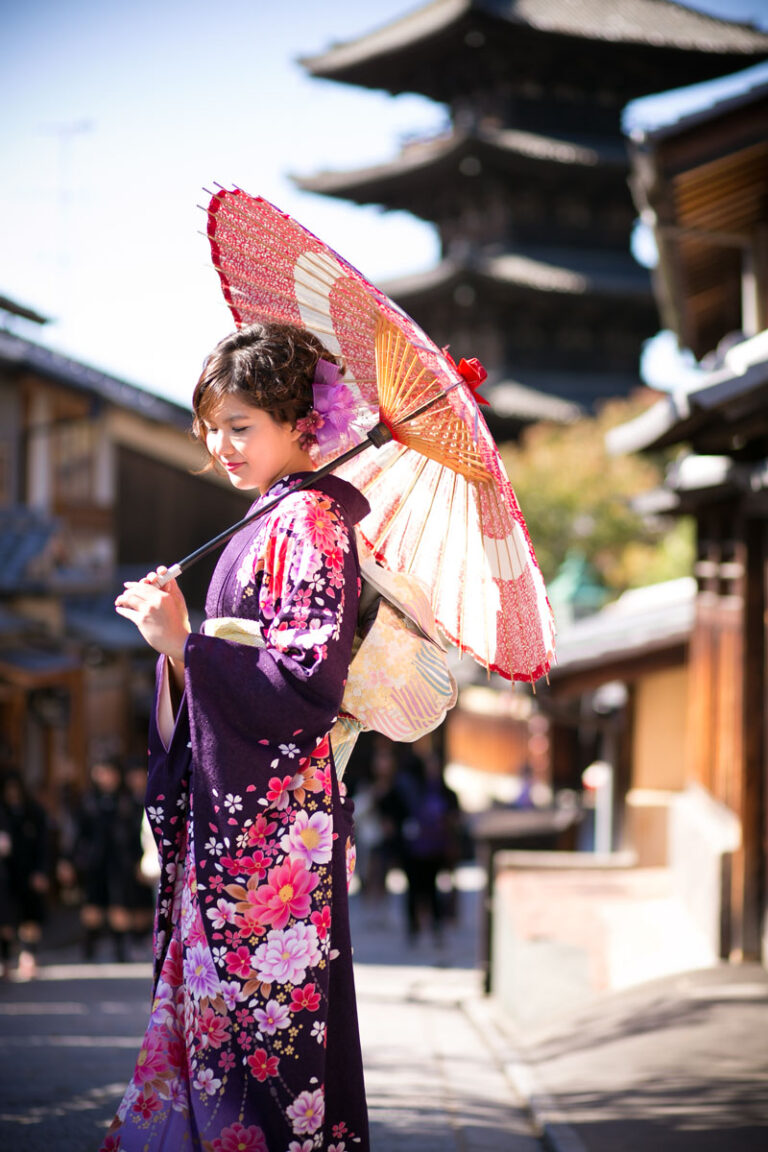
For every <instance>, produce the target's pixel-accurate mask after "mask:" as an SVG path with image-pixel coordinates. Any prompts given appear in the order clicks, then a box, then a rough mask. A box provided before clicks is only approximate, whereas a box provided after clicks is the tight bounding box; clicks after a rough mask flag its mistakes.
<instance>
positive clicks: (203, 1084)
mask: <svg viewBox="0 0 768 1152" xmlns="http://www.w3.org/2000/svg"><path fill="white" fill-rule="evenodd" d="M192 1087H193V1088H197V1090H198V1092H206V1093H207V1094H208V1095H209V1096H215V1095H216V1093H217V1092H218V1090H219V1088H221V1080H219V1079H218V1077H216V1076H214V1074H213V1068H201V1069H200V1070H199V1071H198V1073H197V1076H196V1077H195V1079H194V1080H193V1082H192Z"/></svg>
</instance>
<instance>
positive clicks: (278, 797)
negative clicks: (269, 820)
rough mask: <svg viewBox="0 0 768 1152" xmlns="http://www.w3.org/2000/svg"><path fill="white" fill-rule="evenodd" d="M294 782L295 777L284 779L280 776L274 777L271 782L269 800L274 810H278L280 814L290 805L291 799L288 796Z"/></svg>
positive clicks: (285, 777) (268, 790) (284, 777)
mask: <svg viewBox="0 0 768 1152" xmlns="http://www.w3.org/2000/svg"><path fill="white" fill-rule="evenodd" d="M292 780H293V776H283V777H282V778H281V777H280V776H273V777H272V779H271V780H270V781H269V787H268V788H267V800H268V801H269V803H270V804H271V805H272V807H273V808H277V810H278V812H281V811H282V810H283V809H284V808H287V807H288V805H289V804H290V801H291V797H290V795H289V794H288V789H289V787H290V785H291V781H292Z"/></svg>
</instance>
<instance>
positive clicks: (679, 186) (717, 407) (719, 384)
mask: <svg viewBox="0 0 768 1152" xmlns="http://www.w3.org/2000/svg"><path fill="white" fill-rule="evenodd" d="M754 71H757V72H758V73H762V76H759V75H758V77H756V78H752V79H751V80H749V79H744V81H743V87H742V91H741V92H740V93H739V94H737V95H732V96H730V97H729V98H728V99H723V100H720V101H717V102H716V103H714V105H713V106H711V107H709V108H707V109H706V110H705V111H702V112H700V113H698V114H696V115H692V116H689V117H686V118H683V119H680V120H678V121H677V122H675V123H672V124H668V125H666V126H664V127H661V128H658V129H656V130H655V131H653V132H645V133H643V134H641V135H638V137H637V138H636V139H635V140H634V141H633V151H634V188H635V195H636V197H637V200H638V205H639V207H640V208H641V210H642V211H643V212H644V215H645V218H646V219H647V220H648V221H649V222H650V223H651V224H652V225H653V227H654V231H655V233H656V238H657V243H658V248H659V267H658V271H657V277H656V279H657V285H658V292H659V301H660V307H661V309H662V314H663V316H664V319H665V322H666V324H667V325H668V326H669V327H671V328H672V329H673V330H674V331H675V332H676V334H677V336H678V338H679V340H680V343H681V345H683V346H684V347H687V348H690V349H692V350H693V351H694V352H695V353H696V355H697V356H698V357H699V358H700V364H701V373H700V377H699V379H698V380H697V381H694V383H693V384H692V385H691V384H690V383H689V384H688V385H687V386H682V385H681V387H680V388H679V389H678V390H676V391H674V392H673V393H672V394H671V395H670V396H668V397H665V398H664V399H662V400H660V401H659V402H658V403H657V404H656V405H655V406H654V407H652V408H651V409H650V410H649V411H648V412H647V413H646V414H645V415H644V416H643V417H642V418H640V419H638V420H636V421H634V422H632V423H630V424H627V425H624V426H622V427H621V428H618V429H616V430H615V431H614V432H613V433H612V434H611V436H610V444H611V447H612V448H613V450H615V451H638V450H650V449H655V448H660V447H665V446H670V445H681V446H686V454H684V455H682V456H681V457H680V458H679V459H678V461H677V462H676V464H675V465H674V466H673V467H672V469H671V471H670V473H669V475H668V477H667V486H666V493H665V494H664V498H665V502H666V504H667V506H668V510H672V511H677V512H679V513H688V514H690V515H693V516H694V517H695V520H696V524H697V533H698V545H697V551H698V557H697V564H696V572H695V574H696V579H697V584H698V593H697V597H696V608H695V619H694V625H693V631H692V636H691V642H690V656H689V685H690V690H689V707H688V714H687V729H688V739H687V755H686V762H685V770H686V784H687V787H688V789H689V792H690V794H691V796H692V797H694V798H696V797H698V800H695V802H696V803H699V805H700V801H701V798H702V797H706V798H707V802H708V803H709V805H710V807H711V808H713V809H714V810H719V811H721V812H722V813H723V814H725V815H730V816H731V818H732V819H735V821H736V822H737V826H738V838H737V842H736V843H735V844H734V846H733V849H732V851H731V852H730V853H729V854H728V855H727V857H726V858H725V860H724V876H723V900H722V908H721V919H722V954H723V955H724V956H731V957H735V958H741V957H744V958H751V959H755V958H758V957H760V956H761V955H762V958H763V961H764V962H765V961H766V959H768V927H767V921H768V904H767V900H768V858H767V856H766V843H767V836H768V812H767V810H766V805H767V803H768V758H767V752H766V750H767V748H768V729H767V727H766V703H767V702H768V673H767V671H766V659H767V658H768V655H767V654H768V643H767V642H766V628H767V627H768V243H767V241H768V69H761V70H753V72H754ZM672 847H673V848H674V845H672ZM702 851H706V845H702ZM688 866H689V867H690V869H691V870H695V869H696V867H697V860H696V858H695V857H694V858H693V859H691V860H690V861H689V865H688Z"/></svg>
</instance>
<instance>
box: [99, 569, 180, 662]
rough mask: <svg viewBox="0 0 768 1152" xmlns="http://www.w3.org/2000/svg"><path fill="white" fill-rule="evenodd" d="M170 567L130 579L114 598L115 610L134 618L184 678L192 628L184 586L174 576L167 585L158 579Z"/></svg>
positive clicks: (151, 641)
mask: <svg viewBox="0 0 768 1152" xmlns="http://www.w3.org/2000/svg"><path fill="white" fill-rule="evenodd" d="M167 571H168V569H167V568H162V567H161V568H158V569H157V571H156V572H150V573H149V574H148V575H147V576H145V577H144V579H143V580H129V581H127V582H126V584H125V585H124V587H125V591H124V592H121V593H120V595H119V596H118V597H117V599H116V600H115V610H116V612H117V613H118V615H120V616H125V618H126V620H131V621H132V622H133V623H134V624H135V625H136V627H137V628H138V630H139V632H141V634H142V636H143V637H144V639H145V640H146V641H147V643H148V644H149V645H150V647H152V648H154V649H155V651H156V652H160V653H163V654H164V655H166V656H168V658H169V659H170V661H171V664H172V666H173V670H174V673H175V675H176V678H177V679H178V677H179V673H181V676H182V678H183V670H184V645H185V643H186V640H187V636H188V635H189V633H190V631H191V628H190V626H189V614H188V612H187V605H186V602H185V600H184V596H183V595H182V592H181V589H180V588H179V586H178V584H177V583H176V581H175V580H169V581H168V583H167V584H166V585H165V586H164V587H162V588H161V587H160V586H159V585H158V583H157V581H158V578H159V577H160V576H164V575H165V573H166V572H167Z"/></svg>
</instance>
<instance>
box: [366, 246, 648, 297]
mask: <svg viewBox="0 0 768 1152" xmlns="http://www.w3.org/2000/svg"><path fill="white" fill-rule="evenodd" d="M468 279H471V280H474V281H478V282H484V284H485V285H487V287H488V288H489V290H496V291H498V292H502V293H503V292H504V291H505V290H509V289H515V288H523V289H525V290H526V291H530V290H533V291H535V292H541V293H554V294H558V295H564V296H607V297H623V298H625V299H627V300H630V299H637V298H640V299H641V300H648V301H650V300H651V282H650V277H649V274H648V272H647V270H646V269H645V268H643V267H641V266H640V265H639V264H637V263H636V262H635V261H634V260H633V259H632V257H631V255H630V254H629V253H626V254H625V253H594V252H591V251H587V252H584V251H579V250H571V251H563V250H546V249H538V250H533V249H532V250H529V251H527V252H526V251H524V250H522V249H520V248H517V249H515V251H513V252H503V253H496V254H489V253H486V252H482V251H480V252H473V253H468V254H467V256H466V257H465V258H464V259H463V260H461V261H459V260H454V259H446V260H442V261H441V262H440V263H439V264H437V265H436V266H435V267H433V268H430V269H429V270H428V271H426V272H420V273H416V274H414V275H411V276H404V277H402V278H399V279H397V280H391V281H389V282H388V283H387V284H386V285H385V291H386V292H387V293H388V294H389V295H390V296H391V297H392V298H393V299H395V300H397V301H399V302H401V303H403V304H406V303H407V302H409V301H410V300H411V299H412V298H413V297H415V296H423V295H425V294H433V293H435V292H437V291H440V290H446V289H450V288H453V287H455V286H456V285H457V284H459V283H462V282H465V281H467V280H468Z"/></svg>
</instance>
